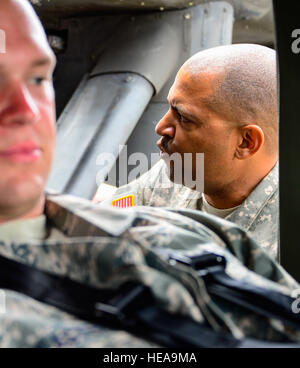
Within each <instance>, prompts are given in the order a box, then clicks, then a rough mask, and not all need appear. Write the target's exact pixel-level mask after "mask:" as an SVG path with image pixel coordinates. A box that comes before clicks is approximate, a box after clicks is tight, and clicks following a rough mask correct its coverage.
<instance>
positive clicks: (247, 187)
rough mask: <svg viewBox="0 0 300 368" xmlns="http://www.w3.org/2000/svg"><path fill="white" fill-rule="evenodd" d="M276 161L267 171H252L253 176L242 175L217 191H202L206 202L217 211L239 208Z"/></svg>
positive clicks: (273, 164)
mask: <svg viewBox="0 0 300 368" xmlns="http://www.w3.org/2000/svg"><path fill="white" fill-rule="evenodd" d="M275 164H276V161H275V162H273V163H272V164H271V165H270V166H269V167H268V169H267V170H259V169H257V170H254V171H253V174H252V175H250V174H249V173H248V175H242V176H241V177H239V178H238V179H236V180H235V181H233V182H231V183H230V184H228V185H226V186H224V188H222V189H221V190H219V191H215V192H213V193H206V192H205V191H204V195H205V199H206V201H207V202H208V203H209V204H210V205H211V206H213V207H215V208H218V209H227V208H233V207H236V206H239V205H240V204H241V203H242V202H243V201H244V200H245V199H246V198H247V197H249V195H250V194H251V192H252V191H253V190H254V188H255V187H256V186H257V185H258V184H259V183H260V182H261V181H262V180H263V178H264V177H266V176H267V175H268V174H269V172H270V171H271V170H272V168H273V167H274V166H275Z"/></svg>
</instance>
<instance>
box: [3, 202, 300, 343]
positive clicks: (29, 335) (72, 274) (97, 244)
mask: <svg viewBox="0 0 300 368" xmlns="http://www.w3.org/2000/svg"><path fill="white" fill-rule="evenodd" d="M45 213H46V216H47V220H48V229H49V233H48V237H47V238H46V239H45V240H44V241H32V242H31V243H24V242H5V241H1V242H0V254H1V255H2V256H5V257H7V258H10V259H14V260H17V261H19V262H21V263H25V264H29V265H32V266H34V267H36V268H38V269H40V270H45V271H48V272H51V273H54V274H58V275H61V276H66V277H68V278H71V279H73V280H76V281H78V282H82V283H84V284H88V285H91V286H94V287H97V288H117V287H119V286H120V285H121V284H122V283H124V282H126V281H129V280H130V281H132V280H139V281H141V282H143V283H145V284H146V285H148V286H149V287H150V288H151V290H152V292H153V294H154V296H155V299H156V302H157V303H158V305H159V306H160V307H161V308H163V309H165V310H167V311H169V312H170V313H176V314H181V315H186V316H189V317H191V318H192V319H194V320H195V321H197V322H199V323H203V322H204V321H206V322H208V323H209V325H210V326H211V327H212V328H213V329H215V330H216V331H221V330H226V331H228V330H229V331H231V333H232V334H233V335H234V336H235V337H238V338H239V337H241V338H242V337H243V336H251V337H253V338H259V339H264V340H269V341H283V340H286V339H287V338H288V339H290V340H292V341H299V340H300V334H299V331H298V332H297V331H293V330H291V329H290V328H287V327H286V326H284V325H283V324H282V323H281V322H279V321H278V320H268V319H263V318H261V317H259V316H257V315H255V314H253V313H249V312H245V310H242V309H241V308H239V307H236V306H235V307H234V308H233V307H232V305H229V304H226V303H224V304H222V305H221V304H220V303H219V304H216V303H215V302H213V301H212V300H211V298H210V297H209V295H208V293H207V292H206V288H205V284H204V281H203V279H202V278H201V277H199V275H198V274H197V273H196V272H195V271H194V270H192V269H191V268H189V267H187V266H184V265H179V264H175V265H173V264H170V263H169V262H168V260H167V254H168V253H169V252H171V251H172V252H174V251H176V252H179V253H180V254H181V255H198V254H199V255H200V254H203V252H207V251H208V252H213V253H215V254H217V255H222V256H224V257H225V258H226V260H227V266H226V272H227V274H228V275H230V276H231V277H233V278H235V279H240V280H246V281H247V282H251V283H253V284H255V285H258V286H260V287H263V288H266V289H274V290H277V291H280V292H281V293H283V294H286V295H291V293H292V290H294V289H297V288H299V285H298V284H297V283H296V282H295V281H294V280H293V279H292V278H291V277H290V276H289V275H288V274H287V273H286V272H285V271H284V270H283V268H282V267H281V266H279V265H278V264H277V263H276V262H275V261H274V260H273V258H272V257H270V256H269V255H268V254H267V253H266V252H265V251H264V249H262V248H261V247H259V246H258V245H257V244H256V243H255V242H254V241H253V240H251V239H250V238H249V237H248V235H247V234H246V233H245V231H244V230H242V229H241V228H239V227H238V226H236V225H234V224H232V223H230V222H227V221H225V220H222V219H218V218H216V217H214V216H210V215H207V214H204V213H201V212H200V211H193V210H184V209H182V210H176V209H172V210H165V209H161V208H151V207H135V208H130V209H115V208H111V207H108V206H107V207H105V206H103V207H102V206H98V205H96V204H92V203H91V202H89V201H86V200H83V199H78V198H75V197H72V196H54V195H52V196H49V197H48V199H47V202H46V208H45ZM204 224H205V225H204ZM210 226H213V227H214V228H215V229H218V231H222V232H223V238H222V239H223V240H222V239H221V238H220V237H219V236H217V235H216V233H215V232H213V231H211V230H210V229H209V227H210ZM245 266H247V267H245ZM5 292H6V313H5V314H1V315H0V320H1V323H0V347H153V346H156V345H155V344H154V343H152V342H149V341H146V340H144V339H143V338H141V337H137V336H133V335H132V334H129V333H127V332H126V331H116V330H110V329H109V328H104V327H101V326H99V325H93V324H91V323H88V322H85V321H83V320H80V319H77V318H75V317H73V316H71V315H69V314H67V313H64V312H62V311H60V310H58V309H56V308H54V307H52V306H49V305H46V304H43V303H40V302H38V301H35V300H33V299H31V298H29V297H27V296H25V295H23V294H21V293H16V292H13V291H9V290H6V291H5ZM172 327H173V326H170V328H172ZM199 339H201V336H199Z"/></svg>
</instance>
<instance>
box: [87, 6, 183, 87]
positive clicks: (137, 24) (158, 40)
mask: <svg viewBox="0 0 300 368" xmlns="http://www.w3.org/2000/svg"><path fill="white" fill-rule="evenodd" d="M183 20H184V12H180V11H178V12H165V13H163V14H160V13H154V14H149V15H144V16H139V17H130V18H129V19H128V18H127V19H124V20H123V23H122V24H120V25H119V27H118V31H117V32H116V33H115V35H114V37H112V38H111V39H110V45H109V47H108V48H107V49H106V50H105V51H104V52H103V53H102V55H101V57H100V60H99V62H98V64H97V65H96V67H95V68H94V70H93V71H92V73H91V76H94V75H98V74H104V73H116V72H118V73H119V72H131V73H137V74H140V75H142V76H143V77H144V78H146V79H147V80H148V81H149V82H150V83H152V84H153V86H154V88H155V91H156V93H158V92H159V91H160V90H161V88H162V86H163V85H164V84H165V83H166V81H167V80H168V79H169V78H170V76H171V74H172V72H173V70H174V67H175V66H176V65H177V63H178V60H179V55H180V51H181V48H180V47H178V45H179V44H180V45H181V39H182V24H183Z"/></svg>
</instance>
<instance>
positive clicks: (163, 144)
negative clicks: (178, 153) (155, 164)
mask: <svg viewBox="0 0 300 368" xmlns="http://www.w3.org/2000/svg"><path fill="white" fill-rule="evenodd" d="M169 142H170V139H169V138H167V137H162V138H161V139H160V140H159V141H158V142H157V146H158V148H159V149H160V157H161V158H167V157H169V156H170V155H171V153H170V150H169V147H168V144H169Z"/></svg>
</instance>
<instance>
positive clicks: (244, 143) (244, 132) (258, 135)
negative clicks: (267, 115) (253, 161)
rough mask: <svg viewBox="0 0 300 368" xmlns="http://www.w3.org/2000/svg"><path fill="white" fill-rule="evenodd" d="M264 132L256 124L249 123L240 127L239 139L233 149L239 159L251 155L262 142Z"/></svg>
mask: <svg viewBox="0 0 300 368" xmlns="http://www.w3.org/2000/svg"><path fill="white" fill-rule="evenodd" d="M264 140H265V136H264V132H263V130H262V129H261V127H259V126H258V125H254V124H249V125H245V126H243V127H241V130H240V141H239V145H238V147H237V149H236V151H235V156H236V157H237V158H238V159H239V160H244V159H246V158H249V157H250V156H253V155H254V154H255V153H256V152H257V151H258V150H259V149H260V148H261V147H262V145H263V144H264Z"/></svg>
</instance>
